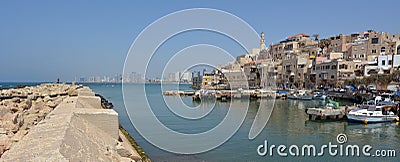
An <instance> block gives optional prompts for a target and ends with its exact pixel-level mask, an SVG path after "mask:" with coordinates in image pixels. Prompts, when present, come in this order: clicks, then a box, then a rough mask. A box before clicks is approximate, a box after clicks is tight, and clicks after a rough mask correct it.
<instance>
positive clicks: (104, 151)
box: [0, 87, 142, 161]
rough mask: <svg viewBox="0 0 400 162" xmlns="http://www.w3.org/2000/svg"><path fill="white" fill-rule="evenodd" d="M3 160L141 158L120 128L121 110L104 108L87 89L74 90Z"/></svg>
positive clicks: (115, 159)
mask: <svg viewBox="0 0 400 162" xmlns="http://www.w3.org/2000/svg"><path fill="white" fill-rule="evenodd" d="M70 94H72V95H71V96H68V97H66V98H65V99H63V101H62V102H61V103H60V104H59V105H58V106H57V107H55V108H54V110H53V111H51V112H50V113H49V114H48V115H47V116H46V117H45V118H44V119H43V120H41V121H40V122H39V123H38V124H37V125H36V126H34V127H33V128H31V129H30V130H29V133H28V134H26V135H25V136H24V137H22V139H21V140H19V142H17V143H15V144H13V145H12V146H11V147H10V149H9V150H8V151H6V152H4V154H3V155H2V156H1V159H0V160H1V161H142V159H141V157H140V156H139V154H138V153H137V152H136V150H135V149H134V148H133V147H132V146H131V145H130V143H129V141H128V140H127V139H126V138H125V136H124V135H123V134H122V133H121V131H120V130H119V123H118V113H117V112H115V111H114V110H112V109H102V108H101V100H100V97H97V96H95V94H94V93H93V92H92V91H91V90H90V89H89V88H88V87H82V88H79V89H76V90H75V92H71V93H70Z"/></svg>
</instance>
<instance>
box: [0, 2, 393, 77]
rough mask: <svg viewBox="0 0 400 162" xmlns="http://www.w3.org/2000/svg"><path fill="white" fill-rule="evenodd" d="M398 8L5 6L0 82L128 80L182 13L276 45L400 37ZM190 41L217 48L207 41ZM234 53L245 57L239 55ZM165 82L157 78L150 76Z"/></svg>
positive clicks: (1, 10)
mask: <svg viewBox="0 0 400 162" xmlns="http://www.w3.org/2000/svg"><path fill="white" fill-rule="evenodd" d="M398 6H400V1H396V0H388V1H362V0H355V1H349V0H346V1H344V0H336V1H324V2H322V1H317V0H315V1H300V0H296V1H240V2H234V1H224V0H222V1H207V0H202V1H187V0H182V1H139V2H137V1H62V2H61V1H43V0H38V1H18V0H16V1H1V2H0V22H1V23H0V56H1V57H0V81H54V80H56V79H57V78H60V79H61V80H63V81H68V80H74V77H75V76H76V77H80V76H91V75H114V74H115V73H122V68H123V63H124V60H125V57H126V54H127V52H128V49H129V47H130V45H131V44H132V42H133V41H134V39H135V38H136V37H137V36H138V34H139V33H140V32H141V31H142V30H143V29H144V28H146V26H148V25H149V24H151V23H152V22H153V21H155V20H157V19H158V18H160V17H162V16H164V15H166V14H169V13H172V12H175V11H179V10H182V9H188V8H198V7H201V8H214V9H219V10H223V11H226V12H230V13H232V14H234V15H236V16H238V17H240V18H242V19H243V20H245V21H246V22H247V23H249V24H250V25H251V26H252V27H253V28H254V29H255V30H256V31H257V32H258V33H260V32H262V31H264V32H265V36H266V44H267V45H268V44H270V43H277V42H279V41H280V40H283V39H284V38H286V37H288V36H290V35H293V34H296V33H308V34H310V35H312V34H314V33H319V34H320V37H326V36H332V35H336V34H339V33H345V34H348V33H352V32H357V31H364V30H368V29H374V30H377V31H387V32H390V33H400V31H399V29H400V22H399V21H398V18H397V15H399V14H398V12H399V11H398ZM187 37H188V35H187V36H182V38H181V39H180V40H178V41H177V42H178V43H179V42H180V41H182V42H185V38H186V39H187ZM194 38H195V39H194ZM189 39H190V40H191V41H192V43H204V42H205V41H207V40H209V38H207V37H206V36H204V34H198V35H195V34H194V35H193V36H191V37H190V38H189ZM194 40H195V41H194ZM221 40H223V38H221ZM257 46H258V44H255V45H254V47H257ZM177 47H178V46H177ZM179 47H180V48H183V47H184V46H183V47H181V46H179ZM171 48H173V47H171ZM231 53H233V54H234V55H235V54H236V55H237V54H241V53H243V51H241V50H240V49H239V48H232V49H231ZM160 59H163V57H161V58H160ZM154 69H157V67H154ZM157 75H158V72H157V70H155V71H154V72H153V74H150V76H157Z"/></svg>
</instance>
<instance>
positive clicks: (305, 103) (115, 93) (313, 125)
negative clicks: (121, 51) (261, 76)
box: [87, 83, 400, 161]
mask: <svg viewBox="0 0 400 162" xmlns="http://www.w3.org/2000/svg"><path fill="white" fill-rule="evenodd" d="M87 86H89V87H91V88H92V89H93V91H95V92H96V93H100V94H102V95H103V96H105V97H106V98H108V100H109V101H111V102H112V103H113V104H114V107H115V110H116V111H118V112H119V113H120V114H121V117H122V118H121V124H122V125H129V123H130V120H129V118H128V117H127V114H126V110H125V108H124V103H123V99H122V95H121V94H120V90H121V89H120V88H121V86H119V85H115V87H111V86H109V85H108V86H107V85H105V84H94V83H92V84H87ZM190 86H191V85H190V84H183V85H180V89H179V91H188V92H196V91H197V90H193V89H191V88H190ZM160 87H161V85H156V84H152V85H147V87H146V88H147V89H148V91H149V93H148V96H151V97H150V98H149V101H148V102H149V103H150V104H151V105H152V108H153V111H154V113H155V114H156V116H157V117H158V118H159V119H160V121H161V122H163V123H165V125H166V126H168V127H169V128H171V129H173V130H176V131H184V132H185V133H196V132H204V131H207V130H209V129H212V128H213V127H215V126H216V125H217V124H218V123H219V122H220V121H221V120H222V119H224V117H225V115H226V113H227V111H228V110H229V105H230V104H241V103H243V102H244V101H246V99H245V98H242V99H235V98H232V99H230V100H226V101H221V100H216V101H214V100H213V99H208V100H205V101H204V102H201V101H193V98H192V97H193V95H192V96H188V95H182V96H163V91H161V89H160ZM175 87H176V85H168V84H167V85H163V88H164V89H165V90H168V91H174V88H175ZM127 88H129V89H131V90H137V89H140V85H134V84H132V85H128V87H127ZM279 93H281V94H285V93H283V92H278V93H276V94H277V95H278V94H279ZM317 96H319V97H320V95H317ZM164 97H166V98H168V100H169V101H175V102H174V103H179V102H180V101H181V100H182V101H183V103H185V104H186V105H187V106H188V107H190V108H196V107H197V108H198V109H200V110H201V109H203V108H204V107H205V106H212V105H214V109H213V111H212V112H210V113H209V114H208V115H207V116H206V117H205V118H204V119H200V120H184V119H181V118H179V117H177V116H176V115H175V114H174V113H173V112H170V111H168V106H167V105H166V104H165V103H164V99H163V98H164ZM263 99H264V98H263ZM265 99H266V100H272V99H270V98H265ZM260 100H261V98H260V99H250V102H249V111H248V113H247V116H246V119H245V121H244V123H243V125H242V127H241V128H240V129H239V130H238V132H237V133H236V134H235V135H233V136H232V138H231V140H229V141H227V142H226V143H225V144H224V147H219V148H218V149H214V150H211V151H209V152H206V153H204V154H199V155H195V156H192V155H191V156H189V155H177V154H173V153H166V152H164V151H162V150H160V149H159V148H157V147H155V146H153V145H152V144H151V143H149V142H147V141H146V140H145V139H144V138H143V137H141V136H140V135H139V133H138V132H137V131H136V130H135V129H134V128H131V127H125V128H126V129H127V131H128V132H130V134H131V135H133V137H134V138H135V140H136V141H137V142H138V144H139V145H140V146H141V147H142V148H143V150H145V151H146V153H147V154H148V156H149V157H151V159H152V160H153V161H185V160H186V161H189V160H190V161H227V160H228V161H235V160H237V159H245V161H263V160H265V157H260V156H257V153H256V152H255V151H254V149H255V148H256V146H258V145H259V144H260V143H263V141H264V140H265V138H266V137H268V140H269V141H275V142H276V143H291V144H303V143H304V144H307V143H315V144H319V143H328V142H331V141H332V140H334V139H335V138H336V135H337V134H339V133H344V134H346V135H347V136H348V138H349V139H350V141H351V142H352V143H356V144H362V143H364V141H369V143H368V144H370V145H371V146H374V148H393V147H394V145H393V144H394V143H398V142H400V141H399V139H398V138H397V136H398V134H399V133H400V126H399V123H398V122H384V123H368V124H363V123H361V124H360V123H353V122H348V121H347V119H341V120H328V121H324V120H322V121H321V120H310V119H309V116H308V115H307V114H306V113H305V111H306V109H307V108H317V107H321V106H326V104H327V102H328V100H321V99H316V100H314V99H313V100H299V99H296V100H294V99H282V98H279V99H275V103H274V110H273V112H272V114H271V118H270V120H269V122H268V125H267V126H266V128H265V129H264V130H263V132H262V133H261V134H260V135H259V136H257V137H256V138H255V139H254V140H252V141H249V140H248V139H247V138H248V132H249V129H250V127H251V124H252V122H253V121H254V117H255V116H256V114H257V111H258V108H259V105H260V104H261V102H260ZM127 102H132V103H136V102H140V100H137V99H132V100H128V101H127ZM338 102H339V104H340V105H339V106H348V107H352V106H354V103H353V102H351V101H348V100H343V101H338ZM214 103H215V104H214ZM170 106H173V107H182V106H183V105H179V104H173V105H170ZM153 134H154V135H158V136H162V134H159V133H158V132H157V131H154V132H153ZM187 142H190V141H179V143H176V144H177V145H184V144H185V143H187ZM231 153H234V154H231ZM221 154H231V155H230V156H226V157H222V156H221ZM268 158H270V159H271V160H273V161H274V160H275V161H279V160H280V158H279V157H268ZM287 158H288V160H299V159H298V157H287ZM323 158H326V159H327V160H328V161H332V160H333V161H334V160H337V159H338V158H339V159H340V157H329V156H327V157H326V156H324V157H323ZM353 159H354V160H368V158H366V157H357V158H353ZM304 160H307V158H305V159H304ZM347 160H349V159H347ZM350 160H351V159H350ZM393 160H395V159H393Z"/></svg>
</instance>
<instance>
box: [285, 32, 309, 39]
mask: <svg viewBox="0 0 400 162" xmlns="http://www.w3.org/2000/svg"><path fill="white" fill-rule="evenodd" d="M298 36H303V37H310V36H309V35H308V34H304V33H300V34H296V35H292V36H290V37H289V38H288V39H293V38H296V37H298Z"/></svg>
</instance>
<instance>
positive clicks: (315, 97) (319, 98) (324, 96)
mask: <svg viewBox="0 0 400 162" xmlns="http://www.w3.org/2000/svg"><path fill="white" fill-rule="evenodd" d="M313 99H314V100H326V99H327V96H326V95H324V94H322V93H317V94H315V95H314V96H313Z"/></svg>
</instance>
